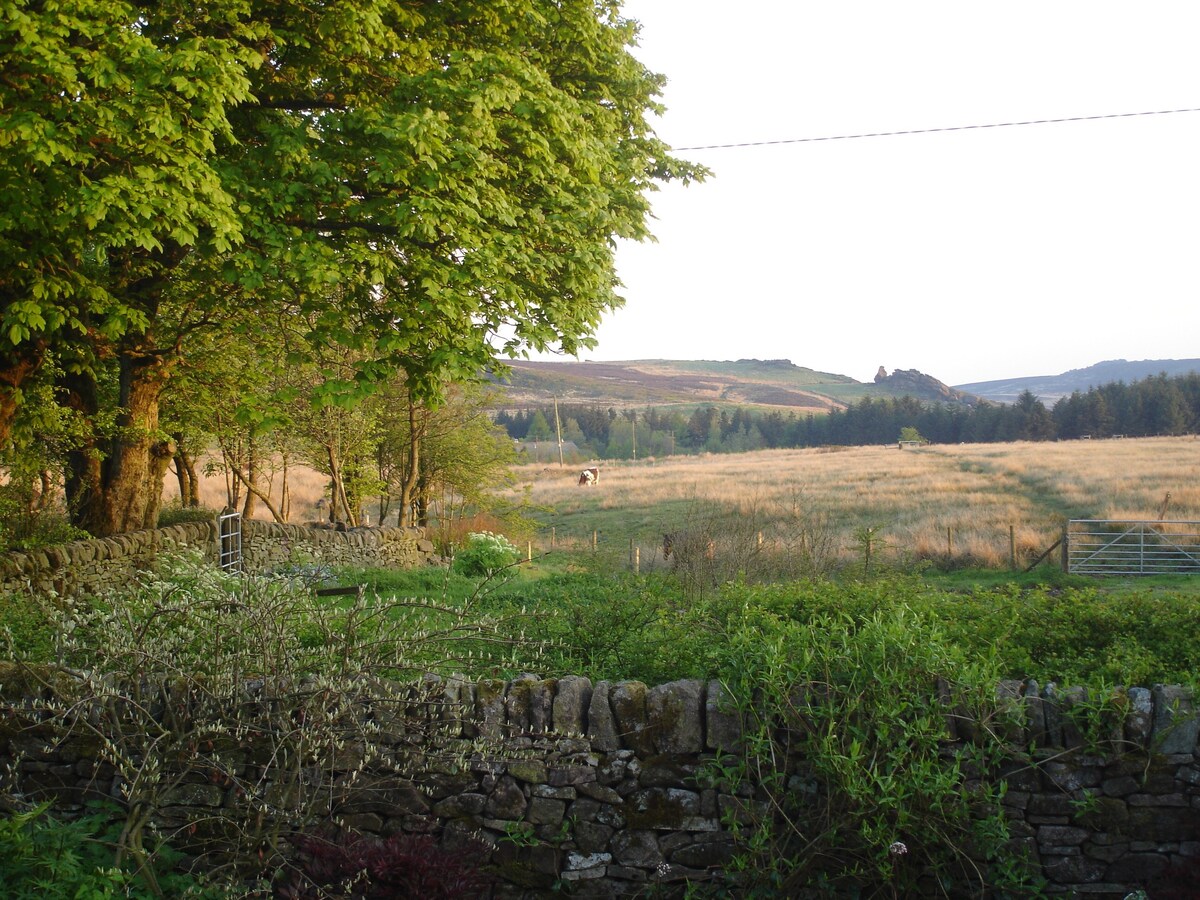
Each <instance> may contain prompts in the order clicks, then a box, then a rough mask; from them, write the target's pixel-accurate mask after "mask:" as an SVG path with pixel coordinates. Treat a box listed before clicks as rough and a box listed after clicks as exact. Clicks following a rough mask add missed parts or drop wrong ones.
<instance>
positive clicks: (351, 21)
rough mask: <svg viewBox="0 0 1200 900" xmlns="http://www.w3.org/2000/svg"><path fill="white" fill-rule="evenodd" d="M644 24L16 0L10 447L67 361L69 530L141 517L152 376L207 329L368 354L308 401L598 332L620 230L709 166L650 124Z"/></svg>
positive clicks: (2, 170)
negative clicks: (53, 367) (19, 418)
mask: <svg viewBox="0 0 1200 900" xmlns="http://www.w3.org/2000/svg"><path fill="white" fill-rule="evenodd" d="M635 36H636V26H635V24H634V23H632V22H629V21H626V20H624V19H623V18H621V16H620V12H619V6H618V5H617V4H616V3H613V2H602V3H599V4H597V3H594V2H591V0H565V2H562V3H558V4H554V5H552V6H547V5H545V4H542V3H537V2H534V0H516V2H514V3H510V4H506V5H505V6H503V7H502V8H497V7H496V6H495V5H494V4H492V3H489V2H484V0H454V2H448V3H439V4H426V5H423V6H421V7H420V8H416V7H413V6H411V5H409V4H403V3H400V2H398V0H362V2H358V3H353V4H349V3H346V4H340V3H339V4H335V3H317V4H307V3H306V4H301V3H298V2H294V0H290V2H282V3H276V4H267V5H259V6H257V7H247V6H246V5H245V4H244V3H242V2H240V0H214V2H212V3H208V4H205V5H203V6H201V7H197V6H195V5H194V4H184V3H182V2H179V0H168V2H164V3H157V2H156V3H149V2H120V0H117V2H108V0H106V2H99V0H80V2H78V3H74V4H72V5H71V6H70V7H68V8H66V9H60V8H59V7H58V6H54V5H44V4H40V3H33V2H13V3H9V4H7V5H6V6H5V7H4V11H3V13H2V14H0V110H2V112H0V141H2V143H0V148H2V149H3V150H4V153H2V154H0V272H3V273H4V274H3V275H0V299H2V300H3V313H2V314H0V315H2V318H0V443H3V442H6V441H7V440H8V437H9V433H10V431H11V425H12V420H13V417H14V416H15V412H16V409H17V408H18V407H19V405H20V403H21V401H22V397H23V386H24V384H25V383H26V381H27V380H28V378H29V377H31V376H32V374H33V373H35V372H36V371H37V370H38V368H39V367H40V366H42V365H43V364H44V363H45V360H46V359H47V357H48V355H50V354H57V356H58V358H59V359H61V360H62V361H63V365H64V367H65V368H66V369H67V370H68V374H69V376H70V378H68V379H65V383H64V385H63V391H64V396H66V397H67V398H68V403H69V405H70V406H71V408H73V409H75V410H77V411H78V412H79V413H80V415H82V416H83V417H85V418H87V419H90V420H92V421H93V422H94V423H95V433H94V435H93V437H92V439H91V441H90V443H89V444H88V445H87V446H86V447H84V448H83V453H82V454H81V457H80V459H81V461H86V465H83V466H82V467H81V468H80V469H79V470H78V471H76V472H74V473H72V477H73V478H74V479H75V480H76V481H77V482H78V484H79V485H80V490H78V491H77V497H78V504H77V517H78V521H79V522H80V523H81V524H84V525H85V526H86V527H87V528H89V529H90V530H92V531H93V532H95V533H98V534H106V533H112V532H117V531H123V530H128V529H131V528H138V527H142V526H144V525H146V524H149V518H150V515H149V511H150V507H151V505H152V504H151V503H150V502H149V500H148V494H149V493H150V492H153V491H155V490H157V488H158V485H157V484H155V476H156V474H157V475H158V476H159V477H161V469H160V467H159V466H158V464H157V463H156V462H155V460H156V459H163V458H168V456H169V452H168V451H169V450H170V445H169V442H168V441H167V439H166V438H167V436H166V435H165V434H164V433H163V430H162V428H161V422H160V405H161V402H162V399H163V392H164V390H165V387H166V385H167V384H168V383H169V381H170V379H171V378H172V377H174V375H175V372H176V369H177V367H178V365H179V364H180V361H181V360H184V359H186V358H187V356H188V354H189V352H190V351H191V348H192V345H193V342H194V341H195V340H196V339H197V336H198V335H201V334H203V333H205V332H217V333H222V334H228V333H231V332H233V333H240V334H242V335H243V337H244V339H245V340H247V341H251V340H253V339H254V337H255V335H257V334H260V333H262V332H264V331H270V330H272V329H276V328H278V327H280V324H281V323H283V322H286V321H299V322H301V323H303V325H304V328H305V334H304V335H303V338H304V339H303V341H301V342H298V343H296V344H295V345H294V346H292V347H290V348H289V350H288V353H289V356H290V357H291V358H294V359H297V360H299V359H303V358H305V357H308V356H309V355H310V354H311V352H312V351H313V350H314V349H315V348H319V347H325V346H329V345H335V344H336V345H341V346H343V347H345V348H346V349H348V350H350V351H353V352H355V353H356V354H358V356H357V362H356V363H355V365H354V367H353V369H352V370H351V371H350V372H348V373H332V374H331V377H330V378H329V379H328V381H327V382H326V383H325V384H324V385H323V386H322V388H321V390H320V391H319V392H318V395H317V397H316V400H317V403H318V405H328V404H337V403H348V402H352V401H353V400H356V399H361V398H362V397H363V396H365V395H366V394H369V393H370V392H371V391H372V390H374V388H375V385H377V384H378V383H379V382H380V381H383V380H386V379H387V378H390V377H391V376H392V375H393V373H394V372H395V371H397V369H399V370H401V371H403V372H404V373H405V376H406V382H407V384H408V385H409V387H410V390H411V391H412V392H413V394H414V396H415V397H417V398H419V399H420V398H424V399H430V400H432V401H434V402H436V401H437V399H438V398H439V397H440V395H441V393H442V390H443V386H444V384H445V383H446V382H447V381H454V380H462V379H469V378H474V377H477V376H478V373H479V372H480V370H481V369H482V368H483V367H484V366H485V365H487V364H488V363H489V362H490V361H491V359H492V357H493V356H494V355H495V354H496V352H497V350H498V351H499V352H500V353H501V354H507V355H517V354H519V353H521V352H523V351H524V350H525V349H527V348H533V349H537V350H542V349H550V348H561V349H562V350H565V351H566V352H575V351H577V350H578V349H580V348H581V347H584V346H587V345H589V343H590V340H591V334H592V333H593V331H594V329H595V327H596V325H597V324H598V323H599V320H600V316H601V315H602V313H603V312H605V311H606V310H609V309H611V308H613V307H615V306H617V305H618V304H619V302H620V300H619V297H618V295H617V293H616V287H617V280H616V277H615V274H614V270H613V259H612V255H613V239H614V238H616V237H621V238H631V239H641V238H644V237H645V236H646V235H647V230H646V220H647V214H648V200H647V198H646V193H647V192H648V191H649V190H651V189H653V187H654V186H655V184H656V183H657V182H660V181H665V180H669V179H673V178H682V179H690V178H694V177H697V176H700V175H702V174H703V170H701V169H699V168H697V167H693V166H689V165H687V164H685V163H682V162H680V161H678V160H676V159H674V158H672V157H671V156H670V155H669V154H668V152H667V148H666V147H665V146H664V145H663V144H662V143H661V142H659V141H658V140H656V139H655V138H654V136H653V133H652V131H651V130H650V127H649V125H648V123H647V115H648V114H649V113H651V112H655V111H657V110H658V106H657V103H656V100H655V97H656V95H657V93H658V92H659V90H660V89H661V86H662V79H661V78H660V77H659V76H656V75H653V74H652V73H650V72H648V71H647V70H646V69H645V68H644V67H643V66H642V65H641V64H640V63H639V62H638V61H637V60H636V59H635V58H634V57H633V56H632V54H631V53H630V52H629V48H630V46H631V45H632V43H633V42H634V40H635ZM105 379H109V380H110V381H111V383H112V384H113V385H114V388H113V390H112V391H111V392H109V393H106V392H105V391H104V390H103V389H102V387H103V382H104V380H105ZM109 410H114V411H115V416H114V417H113V418H114V419H115V422H114V425H113V427H112V428H110V429H108V430H107V431H103V430H102V429H101V424H102V422H103V420H104V417H105V413H106V411H109Z"/></svg>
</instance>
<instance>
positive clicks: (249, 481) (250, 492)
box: [242, 437, 278, 519]
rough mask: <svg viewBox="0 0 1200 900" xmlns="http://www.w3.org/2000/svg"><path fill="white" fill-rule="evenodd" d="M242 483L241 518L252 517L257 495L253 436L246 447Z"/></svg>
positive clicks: (256, 454)
mask: <svg viewBox="0 0 1200 900" xmlns="http://www.w3.org/2000/svg"><path fill="white" fill-rule="evenodd" d="M243 483H244V484H245V485H246V502H245V503H243V504H242V518H243V519H253V518H254V508H255V506H256V505H257V503H258V496H259V486H258V442H257V441H256V440H255V439H254V438H253V437H250V439H249V442H248V444H247V448H246V477H245V479H244V480H243ZM276 518H278V516H277V515H276Z"/></svg>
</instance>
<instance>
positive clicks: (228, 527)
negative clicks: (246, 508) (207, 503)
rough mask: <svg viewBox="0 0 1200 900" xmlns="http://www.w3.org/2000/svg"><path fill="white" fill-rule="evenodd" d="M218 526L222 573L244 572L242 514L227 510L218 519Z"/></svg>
mask: <svg viewBox="0 0 1200 900" xmlns="http://www.w3.org/2000/svg"><path fill="white" fill-rule="evenodd" d="M217 526H218V532H219V534H220V542H221V550H220V563H221V571H223V572H240V571H242V514H241V513H239V512H237V511H236V510H232V509H226V510H225V511H224V512H222V513H221V515H220V516H218V517H217Z"/></svg>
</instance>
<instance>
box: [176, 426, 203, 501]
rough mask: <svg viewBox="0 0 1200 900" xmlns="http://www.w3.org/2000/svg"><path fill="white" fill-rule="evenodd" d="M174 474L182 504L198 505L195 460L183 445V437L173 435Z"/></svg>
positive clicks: (198, 488) (197, 478)
mask: <svg viewBox="0 0 1200 900" xmlns="http://www.w3.org/2000/svg"><path fill="white" fill-rule="evenodd" d="M175 444H176V447H177V449H176V451H175V474H176V476H177V477H178V478H179V502H180V503H181V504H183V505H184V506H188V507H196V506H199V505H200V479H199V477H197V475H196V460H195V458H194V457H193V456H192V454H190V453H188V452H187V450H186V449H184V447H183V439H182V438H181V437H180V436H179V435H175Z"/></svg>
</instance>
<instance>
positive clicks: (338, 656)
mask: <svg viewBox="0 0 1200 900" xmlns="http://www.w3.org/2000/svg"><path fill="white" fill-rule="evenodd" d="M46 615H47V616H48V617H49V621H50V632H51V633H52V634H53V635H55V637H56V640H57V646H56V647H55V657H56V658H57V659H59V660H61V661H63V662H64V663H66V665H67V666H68V667H69V668H62V669H59V668H54V669H51V668H49V667H38V666H33V665H31V664H28V658H27V657H26V658H23V659H24V661H25V663H26V664H25V665H23V666H21V667H20V668H21V671H20V672H19V673H15V676H14V677H13V678H7V677H6V679H5V681H6V682H13V683H22V684H25V685H27V686H28V687H29V690H28V691H26V692H25V693H26V695H27V696H29V697H33V696H36V697H38V698H39V699H37V700H33V701H31V702H28V703H27V702H17V703H6V704H4V708H0V715H4V716H7V717H9V718H10V719H11V720H13V724H14V726H15V727H22V726H26V725H34V724H36V725H37V727H38V728H39V729H41V730H42V731H43V732H45V733H47V734H48V735H52V736H53V737H52V739H53V740H55V741H56V742H58V743H60V744H63V745H67V746H72V745H74V746H86V747H89V748H95V749H94V753H95V756H96V758H97V759H98V760H99V761H100V762H102V763H104V764H105V765H106V766H111V768H112V771H113V772H114V776H115V780H116V783H117V784H119V785H120V786H121V790H120V791H119V792H117V793H116V795H115V796H114V799H115V800H116V802H117V803H118V805H119V807H120V812H121V816H122V821H121V826H122V827H121V829H120V832H119V836H118V840H117V842H116V861H117V863H118V864H124V863H125V862H128V864H129V865H130V866H131V867H134V868H137V869H138V871H139V872H140V873H141V877H144V878H146V879H147V881H148V884H149V887H150V889H151V890H156V891H157V890H158V889H159V888H160V885H158V884H157V878H156V875H155V870H154V866H153V860H154V858H155V856H156V855H157V854H158V853H159V849H158V848H157V846H155V845H154V842H153V835H154V834H155V831H156V829H159V828H162V829H164V830H174V831H175V833H177V834H178V835H179V837H180V840H181V842H186V843H185V845H181V848H182V849H186V851H187V852H188V853H189V854H190V856H191V857H192V858H193V860H194V861H195V865H196V866H198V867H200V868H201V869H202V870H204V871H214V872H217V873H219V874H223V875H225V876H227V877H229V878H230V879H234V878H236V879H238V880H246V879H249V880H250V881H253V879H254V878H258V877H263V875H264V874H265V873H266V872H271V871H274V870H275V869H277V868H278V867H279V865H280V864H281V862H282V860H283V859H284V857H285V855H286V853H287V852H288V850H289V848H288V845H287V841H286V836H287V835H289V834H293V833H295V832H297V831H305V830H311V829H313V828H315V827H317V826H319V825H321V824H322V823H324V822H326V821H327V820H328V819H329V818H330V816H336V815H337V814H338V812H339V810H338V809H337V808H336V805H335V806H334V807H333V808H331V805H330V803H329V794H330V793H331V792H332V790H333V786H334V784H335V783H336V784H343V783H345V782H347V781H348V782H353V781H354V780H355V779H357V778H358V777H359V776H361V775H362V774H364V773H366V772H368V771H369V770H371V769H372V767H376V766H378V767H383V768H399V769H401V770H403V767H404V766H406V765H408V764H410V763H411V762H412V760H411V759H410V758H409V757H407V756H405V755H404V753H403V752H402V751H401V750H400V749H398V748H393V747H390V746H389V747H388V748H386V750H385V748H384V747H383V746H381V745H380V743H379V734H380V731H381V728H382V725H381V721H387V722H389V723H394V724H395V726H396V727H397V728H400V729H402V730H403V731H404V733H406V734H410V735H413V736H416V735H419V734H421V733H422V730H423V729H429V728H437V727H439V726H438V724H437V723H436V722H435V721H428V720H427V719H426V718H425V704H424V703H423V702H422V700H423V695H422V694H421V693H420V691H419V688H418V686H417V685H414V684H413V683H412V682H411V681H409V682H407V683H406V682H402V681H399V680H397V679H399V678H401V677H405V676H408V677H410V678H411V677H413V676H415V675H416V674H418V673H424V672H430V671H439V670H441V671H444V670H446V669H454V670H460V669H459V667H460V666H461V663H462V661H463V660H467V659H468V658H470V659H472V660H474V661H476V664H477V665H478V664H479V663H478V660H479V659H480V657H481V656H483V657H485V658H486V655H487V653H488V652H489V651H490V650H491V649H493V648H502V650H503V654H504V657H503V658H504V660H505V661H506V663H507V664H510V665H512V666H514V667H516V666H520V667H522V668H524V667H527V666H531V665H534V664H535V662H534V661H533V660H529V659H525V658H524V657H522V656H521V655H520V654H521V652H522V649H523V647H524V646H525V644H523V643H522V642H520V641H517V640H515V639H514V638H513V637H512V636H511V632H512V631H513V629H512V628H510V627H509V626H508V625H507V624H506V623H503V622H500V621H496V620H495V619H494V618H490V617H486V616H484V617H481V616H477V615H475V611H474V610H471V611H470V615H468V611H467V607H466V605H465V604H464V605H460V606H454V605H446V604H438V603H435V602H432V601H427V600H419V601H388V602H384V601H380V600H379V599H378V598H377V597H371V596H363V597H358V598H353V599H350V600H348V601H341V602H340V603H338V604H334V603H327V602H326V601H325V600H323V599H321V598H317V597H315V596H314V595H313V594H312V592H311V591H310V590H309V589H308V588H307V587H306V586H305V585H304V584H302V583H300V582H298V581H296V580H294V579H287V578H255V577H246V576H233V575H226V574H223V573H221V572H220V571H219V570H217V569H215V568H214V567H212V566H211V565H208V564H205V563H204V562H203V561H202V560H200V559H199V558H198V557H196V556H190V557H167V558H165V559H163V560H162V561H161V568H160V569H159V570H158V571H157V572H155V573H151V574H150V575H148V576H147V577H146V578H145V580H144V581H143V582H142V583H140V584H138V585H136V586H135V587H134V588H132V589H131V590H130V591H129V592H128V593H126V594H122V595H115V596H112V597H110V598H107V602H106V603H95V604H94V605H93V604H91V603H89V602H83V601H72V600H61V601H60V602H58V603H56V604H48V605H47V607H46ZM14 668H17V667H14ZM368 709H369V710H373V711H374V714H373V715H370V716H364V715H362V711H363V710H368ZM297 722H303V726H304V727H303V728H298V727H297ZM48 739H49V738H48ZM347 747H353V748H354V749H355V752H354V753H353V754H351V755H349V756H348V755H347V753H346V752H345V750H344V748H347ZM413 752H414V753H418V752H421V751H420V750H419V749H418V750H414V751H413ZM248 757H249V758H252V759H254V760H256V761H257V763H256V765H254V766H249V767H247V766H246V765H245V763H246V760H247V758H248ZM452 762H453V761H451V760H447V761H445V764H447V765H449V764H451V763H452ZM196 783H209V784H212V785H216V786H218V787H219V788H221V790H222V793H223V795H224V796H226V797H227V798H228V800H227V801H226V803H227V805H226V806H224V807H223V808H222V813H221V815H220V816H216V817H211V818H209V819H206V820H205V821H204V826H203V828H202V829H200V830H196V829H193V828H192V827H191V826H192V825H193V824H195V823H194V822H192V821H191V820H190V817H188V816H187V815H186V813H181V812H180V809H179V807H178V802H177V800H176V799H173V798H177V797H178V795H179V793H180V791H185V790H186V789H187V787H186V786H189V785H194V784H196ZM323 792H324V793H323ZM322 798H324V799H322ZM193 832H194V833H193ZM222 867H227V868H225V869H224V870H223V871H222Z"/></svg>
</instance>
